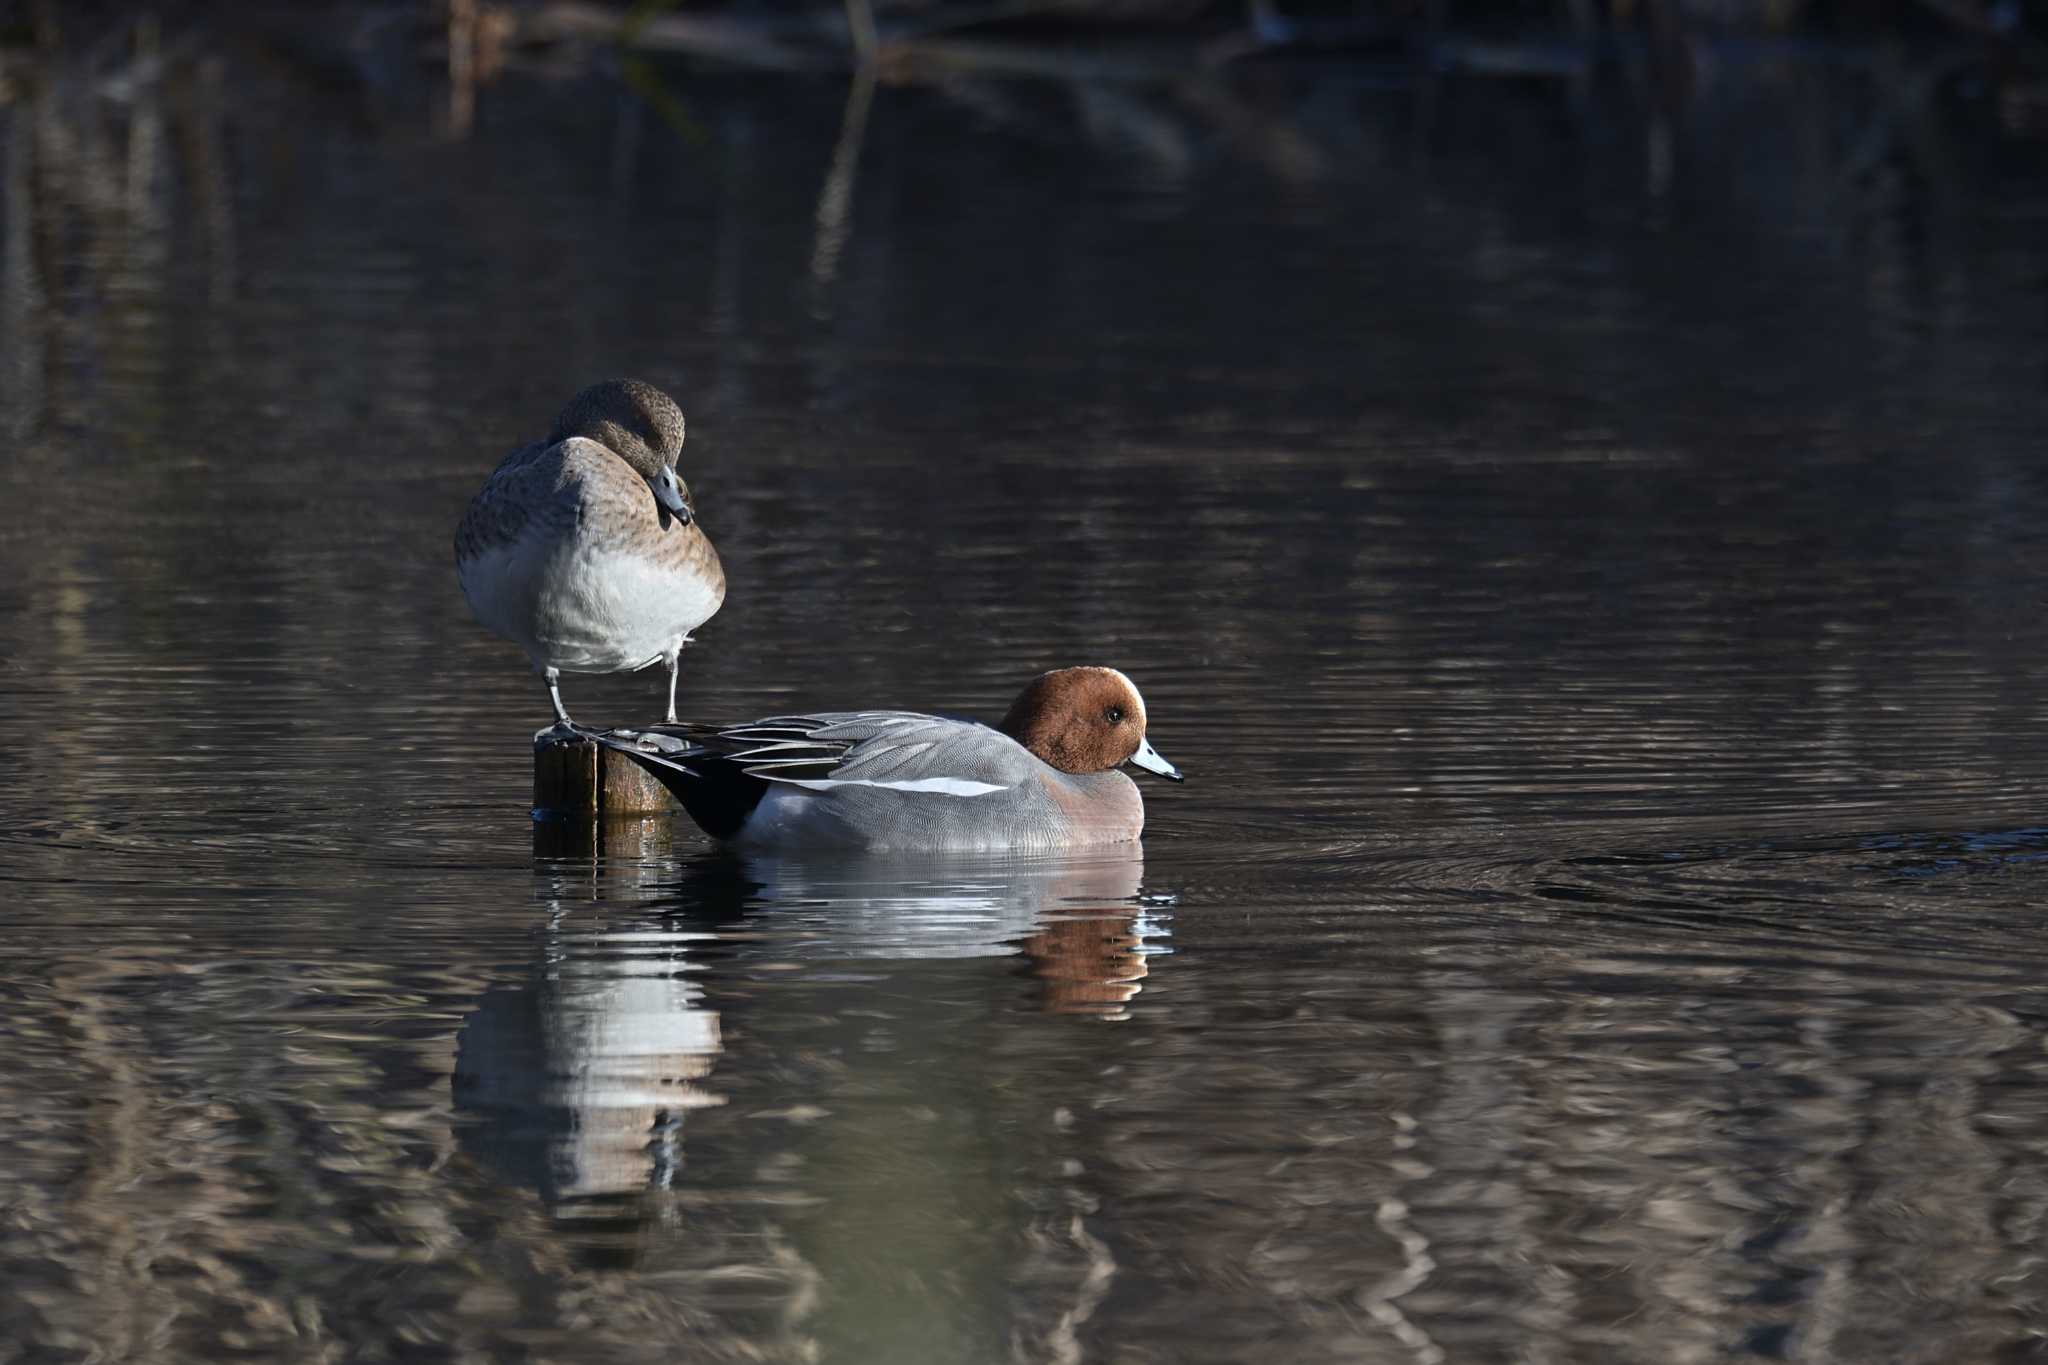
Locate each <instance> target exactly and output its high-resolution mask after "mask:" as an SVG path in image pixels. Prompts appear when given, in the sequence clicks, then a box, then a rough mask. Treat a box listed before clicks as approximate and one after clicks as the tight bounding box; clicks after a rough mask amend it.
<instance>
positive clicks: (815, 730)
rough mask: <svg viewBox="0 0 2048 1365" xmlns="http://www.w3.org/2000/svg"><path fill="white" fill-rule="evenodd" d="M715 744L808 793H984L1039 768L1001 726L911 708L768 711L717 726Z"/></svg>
mask: <svg viewBox="0 0 2048 1365" xmlns="http://www.w3.org/2000/svg"><path fill="white" fill-rule="evenodd" d="M719 743H720V747H721V748H722V749H723V750H724V751H725V753H726V755H727V756H728V757H730V758H731V760H732V761H733V762H735V763H737V764H739V765H740V766H741V767H743V768H744V769H745V770H746V771H747V772H748V773H750V774H752V775H753V776H756V777H760V778H763V779H766V780H768V781H770V782H778V783H783V784H786V785H789V786H796V787H802V788H805V789H807V790H811V791H837V790H842V789H862V788H865V789H869V790H883V791H898V792H905V793H925V794H931V795H944V796H963V797H969V796H984V795H988V794H990V793H993V792H998V791H1007V790H1010V789H1013V788H1016V787H1018V786H1020V785H1021V784H1023V783H1024V782H1027V781H1029V780H1031V779H1032V778H1033V777H1034V776H1035V775H1036V774H1037V772H1038V770H1039V769H1041V768H1043V767H1044V765H1043V764H1041V763H1040V762H1039V761H1038V760H1037V759H1035V758H1033V757H1032V756H1031V755H1030V754H1029V753H1027V752H1026V751H1025V750H1024V748H1023V746H1022V745H1020V744H1018V743H1017V742H1016V741H1015V740H1013V739H1011V738H1010V737H1009V736H1007V735H1005V734H1002V733H1001V732H999V731H996V730H991V729H990V728H988V727H987V726H985V725H979V724H976V723H974V722H973V721H962V720H949V719H947V718H945V717H943V716H928V715H923V714H921V713H918V712H914V711H831V712H823V713H820V714H816V715H806V716H773V717H770V718H768V719H766V720H759V721H754V722H752V723H750V724H747V725H741V726H735V727H734V728H733V729H730V730H726V731H723V732H722V733H721V734H720V735H719Z"/></svg>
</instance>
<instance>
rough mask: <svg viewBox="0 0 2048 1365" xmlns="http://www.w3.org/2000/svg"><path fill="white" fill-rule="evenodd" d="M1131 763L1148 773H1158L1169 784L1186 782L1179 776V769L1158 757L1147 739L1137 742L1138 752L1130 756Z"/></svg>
mask: <svg viewBox="0 0 2048 1365" xmlns="http://www.w3.org/2000/svg"><path fill="white" fill-rule="evenodd" d="M1131 762H1133V763H1135V764H1137V765H1138V766H1139V767H1141V768H1143V769H1144V770H1145V771H1146V772H1148V773H1158V774H1159V775H1160V776H1161V777H1163V778H1165V779H1167V780H1168V781H1169V782H1182V781H1185V780H1186V779H1185V778H1183V777H1182V776H1181V772H1180V769H1178V768H1176V767H1174V766H1173V765H1172V764H1171V763H1168V762H1167V761H1166V760H1165V759H1163V758H1161V757H1160V756H1159V751H1158V750H1157V749H1155V748H1153V747H1152V741H1151V740H1149V739H1141V740H1139V741H1138V752H1136V753H1134V754H1132V755H1131Z"/></svg>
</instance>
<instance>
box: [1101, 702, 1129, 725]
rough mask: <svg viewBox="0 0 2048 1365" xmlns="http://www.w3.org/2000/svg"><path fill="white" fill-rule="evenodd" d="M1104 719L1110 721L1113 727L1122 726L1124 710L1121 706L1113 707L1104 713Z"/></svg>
mask: <svg viewBox="0 0 2048 1365" xmlns="http://www.w3.org/2000/svg"><path fill="white" fill-rule="evenodd" d="M1102 718H1103V719H1104V720H1106V721H1108V722H1109V723H1110V724H1111V725H1122V724H1123V723H1124V708H1123V707H1121V706H1112V707H1110V708H1109V709H1108V710H1107V711H1104V712H1103V713H1102Z"/></svg>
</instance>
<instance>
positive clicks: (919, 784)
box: [773, 777, 1008, 796]
mask: <svg viewBox="0 0 2048 1365" xmlns="http://www.w3.org/2000/svg"><path fill="white" fill-rule="evenodd" d="M773 780H774V781H777V782H780V783H782V784H783V785H784V786H789V787H803V788H805V789H807V790H809V791H814V792H828V791H832V790H834V789H835V788H839V787H879V788H881V789H882V790H883V791H892V792H931V793H934V794H935V795H939V796H987V795H988V794H989V793H990V792H999V791H1007V790H1008V788H1006V787H1000V786H997V785H996V784H995V783H993V782H974V781H970V780H969V779H967V778H964V777H917V778H909V779H906V780H904V781H901V782H876V781H874V780H872V779H870V778H864V777H836V778H835V777H814V778H800V777H778V778H774V779H773Z"/></svg>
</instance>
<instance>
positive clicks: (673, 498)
mask: <svg viewBox="0 0 2048 1365" xmlns="http://www.w3.org/2000/svg"><path fill="white" fill-rule="evenodd" d="M654 500H655V501H656V502H658V503H660V504H661V505H662V506H663V507H665V508H667V509H668V514H669V515H670V516H672V517H674V518H675V519H676V521H677V522H678V523H679V524H681V525H683V526H688V525H689V524H690V523H691V521H693V520H695V517H694V514H693V513H692V512H691V511H690V504H688V503H687V502H684V501H683V490H682V489H681V488H680V487H679V486H678V485H677V480H676V475H675V471H674V470H672V469H664V470H662V471H661V477H660V478H658V479H656V480H655V481H654Z"/></svg>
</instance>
